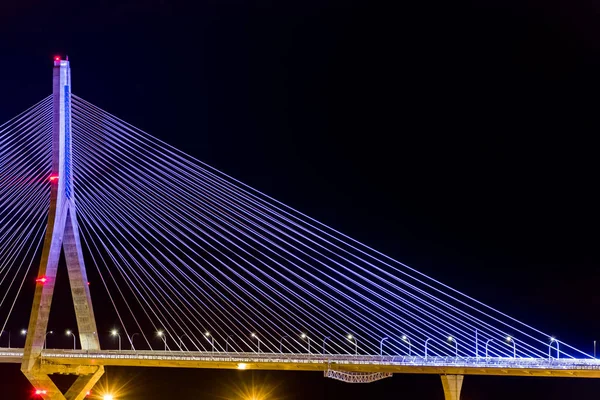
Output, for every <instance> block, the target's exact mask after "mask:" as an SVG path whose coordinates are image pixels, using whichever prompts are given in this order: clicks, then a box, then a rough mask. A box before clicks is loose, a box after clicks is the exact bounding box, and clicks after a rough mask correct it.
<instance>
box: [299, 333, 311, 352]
mask: <svg viewBox="0 0 600 400" xmlns="http://www.w3.org/2000/svg"><path fill="white" fill-rule="evenodd" d="M300 337H301V338H302V339H306V341H307V342H308V354H310V337H309V336H308V335H307V334H306V333H303V334H301V335H300Z"/></svg>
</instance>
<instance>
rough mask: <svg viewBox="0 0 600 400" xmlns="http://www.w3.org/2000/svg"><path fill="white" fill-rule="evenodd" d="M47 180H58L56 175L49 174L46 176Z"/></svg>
mask: <svg viewBox="0 0 600 400" xmlns="http://www.w3.org/2000/svg"><path fill="white" fill-rule="evenodd" d="M48 180H49V181H50V182H56V181H57V180H58V175H50V176H49V177H48Z"/></svg>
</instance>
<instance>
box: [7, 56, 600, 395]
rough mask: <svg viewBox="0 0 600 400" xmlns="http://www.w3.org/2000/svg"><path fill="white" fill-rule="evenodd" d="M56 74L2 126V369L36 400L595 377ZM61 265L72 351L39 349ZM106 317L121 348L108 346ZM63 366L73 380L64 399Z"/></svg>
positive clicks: (452, 391) (595, 365) (455, 386)
mask: <svg viewBox="0 0 600 400" xmlns="http://www.w3.org/2000/svg"><path fill="white" fill-rule="evenodd" d="M53 71H54V78H53V93H52V95H50V96H48V97H47V98H45V99H43V100H41V101H40V102H39V103H37V104H36V105H34V106H33V107H31V108H30V109H28V110H26V111H24V112H23V113H21V114H20V115H18V116H16V117H15V118H13V119H11V120H10V121H8V122H6V123H5V124H3V125H1V126H0V177H1V179H2V182H3V190H2V192H0V328H1V330H2V331H8V330H10V329H13V330H16V326H17V324H20V323H23V322H21V320H20V319H19V318H20V316H19V315H17V313H15V312H14V309H15V305H17V304H24V303H25V304H32V306H31V316H30V320H29V326H28V329H27V331H26V342H25V347H24V348H23V349H8V348H4V349H0V362H11V363H18V364H21V369H22V371H23V373H24V374H25V375H26V376H27V377H28V379H29V380H30V381H31V383H32V385H33V386H34V388H36V390H38V391H39V392H40V393H39V395H40V396H41V397H42V398H45V399H52V400H54V399H61V400H62V399H65V398H66V399H69V400H72V399H82V398H84V397H85V394H86V393H87V392H88V391H89V390H90V389H91V388H92V387H93V385H94V384H95V383H96V382H97V380H98V379H99V378H100V377H101V376H102V374H103V372H104V366H113V365H121V366H157V367H188V368H238V369H282V370H306V371H315V370H318V371H324V373H325V376H327V377H330V378H335V379H340V380H343V381H346V382H371V381H374V380H377V379H382V378H385V377H388V376H390V375H391V374H392V373H428V374H440V375H441V376H442V383H443V386H444V392H445V394H446V398H447V399H458V398H459V396H460V389H461V385H462V380H463V376H464V375H468V374H474V375H482V374H491V375H513V376H555V377H600V363H599V362H598V361H597V360H596V359H594V358H593V357H590V356H589V355H587V354H585V353H584V352H582V351H579V350H577V349H576V348H574V347H572V346H569V345H568V344H567V343H564V342H562V341H560V340H558V339H556V338H552V337H550V336H549V335H548V334H546V333H544V332H541V331H539V330H537V329H535V328H534V327H531V326H529V325H527V324H525V323H524V322H521V321H518V320H516V319H514V318H512V317H510V316H509V315H506V314H504V313H502V312H501V311H498V310H496V309H494V308H492V307H489V306H487V305H485V304H483V303H481V302H478V301H477V300H475V299H473V298H470V297H469V296H467V295H465V294H463V293H460V292H459V291H457V290H455V289H453V288H451V287H448V286H446V285H444V284H443V283H441V282H439V281H437V280H435V279H433V278H431V277H428V276H426V275H424V274H422V273H420V272H419V271H417V270H414V269H412V268H410V267H408V266H406V265H404V264H402V263H400V262H398V261H396V260H393V259H391V258H389V257H387V256H385V255H384V254H381V253H380V252H378V251H377V250H375V249H372V248H370V247H368V246H366V245H364V244H362V243H360V242H358V241H356V240H354V239H352V238H350V237H348V236H346V235H344V234H343V233H341V232H338V231H336V230H335V229H333V228H331V227H328V226H326V225H323V224H321V223H320V222H318V221H316V220H314V219H312V218H310V217H309V216H307V215H305V214H303V213H301V212H300V211H297V210H294V209H292V208H290V207H288V206H286V205H285V204H282V203H280V202H278V201H277V200H275V199H273V198H271V197H269V196H268V195H266V194H264V193H261V192H259V191H257V190H255V189H253V188H251V187H248V186H246V185H244V184H243V183H242V182H239V181H237V180H235V179H234V178H232V177H230V176H227V175H226V174H224V173H222V172H220V171H218V170H215V169H214V168H212V167H210V166H208V165H206V164H204V163H202V162H201V161H199V160H197V159H195V158H193V157H191V156H189V155H187V154H186V153H184V152H182V151H180V150H178V149H176V148H174V147H172V146H170V145H169V144H167V143H165V142H163V141H161V140H159V139H157V138H155V137H153V136H151V135H149V134H148V133H146V132H144V131H141V130H140V129H137V128H136V127H134V126H132V125H130V124H128V123H127V122H125V121H123V120H121V119H119V118H117V117H115V116H114V115H111V114H110V113H108V112H106V111H104V110H102V109H100V108H98V107H96V106H94V105H93V104H91V103H89V102H87V101H85V100H84V99H82V98H79V97H77V96H75V95H74V94H72V91H71V84H70V66H69V62H68V60H61V59H56V60H55V62H54V70H53ZM61 259H64V264H66V271H67V273H68V280H69V284H70V288H71V295H72V297H73V305H74V310H75V318H76V320H77V330H76V331H75V332H72V337H73V340H74V346H73V347H74V349H73V350H67V349H52V348H46V347H49V346H46V344H47V342H46V341H47V338H48V333H49V332H48V321H49V317H50V310H51V305H52V299H53V294H54V289H55V283H56V277H57V272H58V268H59V265H62V264H63V262H61ZM32 299H33V301H32ZM96 315H102V318H98V320H99V321H100V326H99V327H98V326H97V324H96V317H95V316H96ZM105 318H106V320H109V321H116V325H117V329H116V330H115V331H114V332H113V335H114V336H115V339H117V338H118V343H119V350H118V351H117V350H106V349H101V346H100V340H101V336H102V335H104V332H107V331H108V330H109V329H111V328H114V326H113V325H112V322H111V325H110V326H104V325H103V321H104V319H105ZM24 333H25V332H24ZM0 338H1V336H0ZM57 373H61V374H74V375H77V376H78V378H77V380H76V381H75V383H74V384H73V386H72V387H71V388H70V389H69V390H68V391H67V392H66V393H64V394H63V393H61V392H60V390H59V389H58V388H57V387H56V385H55V384H54V383H53V381H52V380H51V379H50V375H52V374H57Z"/></svg>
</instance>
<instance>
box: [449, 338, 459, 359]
mask: <svg viewBox="0 0 600 400" xmlns="http://www.w3.org/2000/svg"><path fill="white" fill-rule="evenodd" d="M448 341H449V342H450V343H452V342H454V348H455V349H456V353H455V354H456V357H458V341H457V340H456V339H455V338H453V337H452V336H448Z"/></svg>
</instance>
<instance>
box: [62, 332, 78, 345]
mask: <svg viewBox="0 0 600 400" xmlns="http://www.w3.org/2000/svg"><path fill="white" fill-rule="evenodd" d="M65 333H66V334H67V336H69V335H71V336H73V350H75V347H76V345H77V340H76V339H75V334H74V333H73V332H72V331H71V330H67V331H66V332H65Z"/></svg>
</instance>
